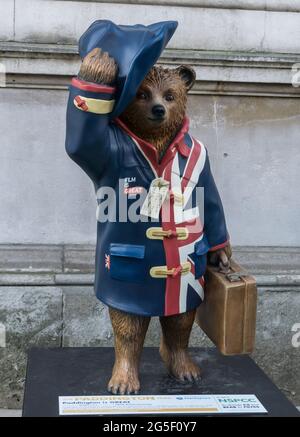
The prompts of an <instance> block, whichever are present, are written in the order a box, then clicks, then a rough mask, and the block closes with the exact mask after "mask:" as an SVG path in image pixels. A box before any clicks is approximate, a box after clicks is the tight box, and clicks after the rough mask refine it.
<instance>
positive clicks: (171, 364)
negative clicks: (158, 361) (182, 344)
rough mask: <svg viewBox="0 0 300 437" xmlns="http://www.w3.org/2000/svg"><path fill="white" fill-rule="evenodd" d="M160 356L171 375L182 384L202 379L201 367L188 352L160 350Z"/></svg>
mask: <svg viewBox="0 0 300 437" xmlns="http://www.w3.org/2000/svg"><path fill="white" fill-rule="evenodd" d="M160 355H161V357H162V359H163V361H164V363H165V365H166V367H167V369H168V371H169V373H170V375H171V376H173V377H174V378H176V379H179V380H180V381H182V382H186V381H188V382H193V381H197V380H199V379H200V378H201V369H200V367H199V366H198V365H197V364H196V363H195V362H194V361H193V360H192V358H191V357H190V356H189V354H188V352H187V351H186V350H180V351H172V352H169V351H168V350H167V349H165V348H160Z"/></svg>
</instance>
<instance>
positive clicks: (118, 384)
mask: <svg viewBox="0 0 300 437" xmlns="http://www.w3.org/2000/svg"><path fill="white" fill-rule="evenodd" d="M107 390H108V391H109V392H110V393H112V394H114V395H117V394H120V395H125V394H127V395H130V394H138V392H139V390H140V381H139V377H138V371H137V370H136V369H134V368H131V367H130V366H129V364H128V363H123V364H117V365H115V366H114V369H113V373H112V377H111V379H110V381H109V383H108V386H107Z"/></svg>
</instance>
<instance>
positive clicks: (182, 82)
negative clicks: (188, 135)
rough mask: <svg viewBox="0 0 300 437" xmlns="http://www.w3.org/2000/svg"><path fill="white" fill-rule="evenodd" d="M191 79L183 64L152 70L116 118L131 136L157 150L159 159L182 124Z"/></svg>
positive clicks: (190, 72) (190, 73) (192, 75)
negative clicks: (135, 136)
mask: <svg viewBox="0 0 300 437" xmlns="http://www.w3.org/2000/svg"><path fill="white" fill-rule="evenodd" d="M195 78H196V73H195V71H194V70H193V69H192V68H190V67H188V66H185V65H181V66H180V67H178V68H174V69H169V68H163V67H161V66H154V67H152V69H151V70H150V71H149V73H148V74H147V76H146V77H145V79H144V80H143V82H142V84H141V85H140V87H139V89H138V91H137V93H136V96H135V98H134V100H133V101H132V102H131V103H130V104H129V105H128V107H127V108H126V110H125V111H124V112H123V113H122V114H121V116H120V119H121V120H122V121H123V122H124V123H125V124H126V125H127V126H128V127H129V129H130V130H131V131H132V132H133V133H134V134H136V135H137V136H138V137H140V138H142V139H143V140H145V141H148V142H150V143H152V144H153V145H154V146H155V147H157V149H158V151H159V154H160V156H161V155H162V154H163V153H164V151H165V149H166V148H167V147H168V145H169V144H170V143H171V142H172V140H173V138H174V137H175V136H176V134H177V132H178V130H179V129H180V128H181V126H182V124H183V120H184V117H185V112H186V103H187V92H188V90H189V89H190V88H191V87H192V86H193V84H194V82H195Z"/></svg>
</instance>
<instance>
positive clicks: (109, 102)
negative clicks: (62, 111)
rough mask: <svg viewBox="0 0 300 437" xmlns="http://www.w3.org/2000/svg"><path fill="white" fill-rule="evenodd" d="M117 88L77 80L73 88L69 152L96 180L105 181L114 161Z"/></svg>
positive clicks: (67, 137) (68, 132) (68, 133)
mask: <svg viewBox="0 0 300 437" xmlns="http://www.w3.org/2000/svg"><path fill="white" fill-rule="evenodd" d="M114 94H115V88H114V87H110V86H105V85H98V84H93V83H89V82H85V81H83V80H81V79H78V78H73V79H72V83H71V86H70V93H69V100H68V107H67V124H66V151H67V153H68V155H69V156H70V158H72V159H73V160H74V161H75V162H76V163H77V164H78V165H79V166H80V167H81V168H82V169H83V170H84V171H85V172H86V173H87V175H88V176H89V177H90V178H91V179H92V181H93V182H96V181H98V180H99V178H101V175H102V173H103V171H104V169H105V166H106V165H107V163H108V160H109V158H110V143H109V115H110V113H111V112H112V110H113V106H114Z"/></svg>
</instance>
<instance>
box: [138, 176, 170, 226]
mask: <svg viewBox="0 0 300 437" xmlns="http://www.w3.org/2000/svg"><path fill="white" fill-rule="evenodd" d="M169 185H170V182H168V181H165V180H164V179H163V178H156V179H153V181H152V182H151V185H150V187H149V191H148V194H147V197H146V199H145V201H144V203H143V205H142V207H141V210H140V213H141V214H142V215H144V216H147V217H151V218H154V219H158V218H159V211H160V208H161V206H162V204H163V203H164V200H165V198H166V196H167V194H168V191H169Z"/></svg>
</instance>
